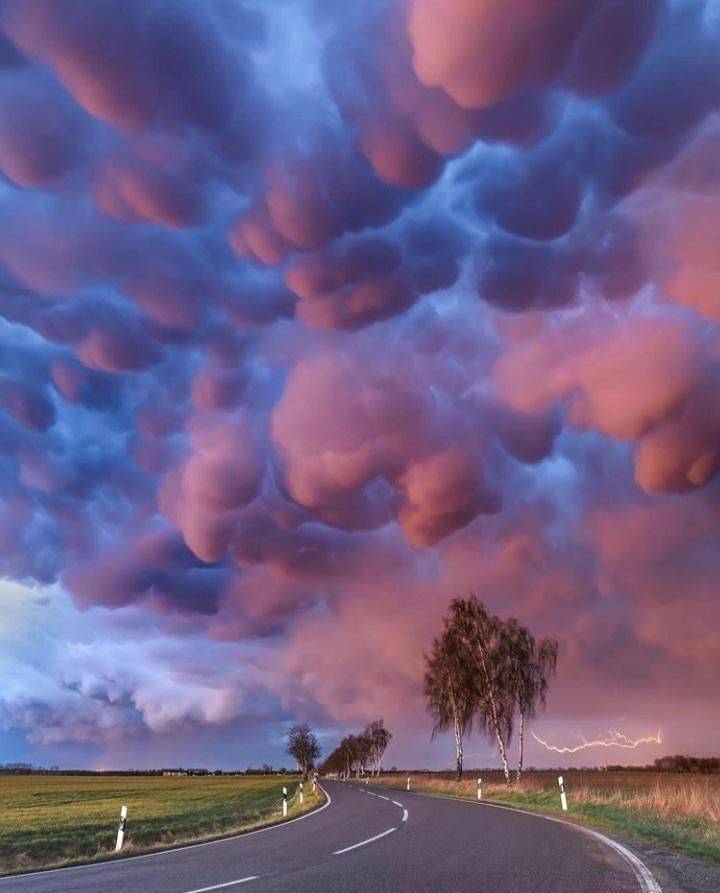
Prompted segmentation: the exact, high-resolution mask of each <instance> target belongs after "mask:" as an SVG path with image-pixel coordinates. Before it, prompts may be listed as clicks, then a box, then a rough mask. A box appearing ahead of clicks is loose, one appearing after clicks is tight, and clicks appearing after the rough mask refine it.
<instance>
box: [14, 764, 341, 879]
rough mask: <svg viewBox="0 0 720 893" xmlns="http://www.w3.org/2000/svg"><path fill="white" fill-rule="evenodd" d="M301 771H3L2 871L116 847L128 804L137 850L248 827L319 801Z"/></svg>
mask: <svg viewBox="0 0 720 893" xmlns="http://www.w3.org/2000/svg"><path fill="white" fill-rule="evenodd" d="M298 781H299V776H282V777H280V776H276V775H268V776H249V777H243V776H238V777H232V776H230V777H222V776H219V777H213V776H208V777H202V776H201V777H179V778H173V777H169V778H160V777H112V776H108V777H93V776H68V775H56V776H55V775H53V776H44V775H29V776H28V775H19V776H17V775H0V803H2V810H0V874H9V873H13V872H19V871H29V870H32V869H36V868H44V867H48V866H53V867H55V866H58V865H67V864H73V863H77V862H85V861H92V860H95V859H102V858H110V857H113V855H114V847H115V837H116V834H117V826H118V820H119V817H120V807H121V806H122V804H126V805H127V807H128V821H127V831H126V837H125V847H124V849H123V853H124V854H125V855H128V854H136V853H141V852H148V851H150V850H153V849H159V848H162V847H165V846H171V845H175V844H180V843H190V842H194V841H197V840H201V839H209V838H211V837H216V836H221V835H224V834H233V833H237V832H240V831H248V830H250V829H252V828H256V827H259V826H261V825H266V824H272V823H273V822H276V821H279V820H280V819H281V802H282V788H283V785H286V786H287V788H288V795H289V796H290V798H291V799H290V800H289V810H288V818H292V817H294V816H297V815H299V814H300V813H301V812H306V811H308V810H310V809H313V808H315V807H317V806H319V805H320V804H321V803H322V801H323V799H324V798H323V796H322V794H321V793H320V791H318V792H317V793H316V794H313V793H312V785H311V784H309V783H308V784H306V785H305V804H304V806H302V807H301V806H300V803H299V797H298V794H297V786H298Z"/></svg>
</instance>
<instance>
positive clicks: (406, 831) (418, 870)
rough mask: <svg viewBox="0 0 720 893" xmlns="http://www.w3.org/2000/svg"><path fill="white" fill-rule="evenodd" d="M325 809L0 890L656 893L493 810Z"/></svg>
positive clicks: (399, 801)
mask: <svg viewBox="0 0 720 893" xmlns="http://www.w3.org/2000/svg"><path fill="white" fill-rule="evenodd" d="M324 786H325V788H326V790H327V793H328V794H329V796H330V798H331V802H330V803H329V804H326V806H325V807H323V808H321V809H320V810H318V811H316V812H314V813H310V814H309V815H306V816H303V817H301V818H299V819H295V820H294V821H292V822H289V823H286V824H284V825H278V826H275V827H274V828H270V829H267V830H265V831H256V832H253V833H251V834H245V835H242V836H240V837H235V838H227V839H225V840H220V841H214V842H212V843H206V844H200V845H196V846H190V847H185V848H181V849H176V850H169V851H165V852H163V853H156V854H151V855H148V856H138V857H134V858H128V859H123V860H119V861H114V862H107V863H101V864H97V865H89V866H82V867H78V868H67V869H61V870H59V871H47V872H41V873H38V874H31V875H24V876H18V877H9V878H0V893H30V891H32V893H97V891H100V890H103V891H104V890H109V891H112V893H210V891H214V890H220V891H233V890H235V889H237V890H240V889H241V888H242V889H243V890H245V889H247V891H248V893H251V891H252V893H270V891H272V893H276V891H295V893H298V891H299V893H311V891H312V893H332V891H342V893H371V891H372V893H380V891H388V893H390V891H392V893H404V891H408V893H410V891H412V893H420V891H428V893H430V891H432V893H438V891H452V893H459V891H478V893H479V891H487V893H535V891H537V893H541V891H542V893H583V891H592V893H659V890H660V888H659V887H658V886H657V885H655V882H654V881H653V879H652V876H651V875H650V874H649V872H647V869H645V871H646V872H647V876H646V877H643V869H644V866H643V865H642V863H638V864H632V858H633V857H632V854H630V855H626V854H624V853H622V852H620V851H618V850H616V849H614V848H613V847H612V846H611V845H610V842H606V841H604V840H601V839H600V837H598V836H593V835H592V834H587V833H584V832H582V831H579V830H577V829H576V828H574V827H572V826H569V825H566V824H563V823H560V822H556V821H549V820H547V819H542V818H538V817H537V816H531V815H528V814H525V813H521V812H516V811H513V810H508V809H501V808H495V807H492V806H489V805H477V804H473V803H467V802H463V801H453V800H442V799H438V798H431V797H425V796H422V795H419V794H412V793H406V792H395V791H389V790H387V789H384V788H380V787H378V788H373V787H372V786H365V785H359V786H358V785H351V784H347V785H346V784H340V783H338V782H325V783H324Z"/></svg>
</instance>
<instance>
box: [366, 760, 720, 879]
mask: <svg viewBox="0 0 720 893" xmlns="http://www.w3.org/2000/svg"><path fill="white" fill-rule="evenodd" d="M637 774H638V775H640V773H637ZM564 775H565V789H566V791H567V793H568V812H563V811H562V809H561V807H560V797H559V791H558V787H557V774H556V773H553V774H552V775H551V774H550V773H535V774H533V775H529V776H528V778H527V780H526V781H525V782H523V783H522V785H521V786H520V787H519V788H516V787H512V788H510V789H508V788H507V787H506V786H505V785H504V784H502V783H498V782H497V781H488V780H484V782H483V799H484V800H486V801H487V802H489V803H498V804H500V805H503V806H513V807H515V808H516V809H522V810H527V811H529V812H535V813H539V814H542V815H552V816H558V817H560V818H565V819H569V820H570V821H575V822H578V823H579V824H583V825H587V826H589V827H594V828H598V829H601V830H605V831H612V832H615V833H618V834H621V835H623V836H625V837H631V838H635V839H637V840H642V841H645V842H648V843H652V844H654V845H658V846H663V847H666V848H667V849H670V850H673V851H674V852H677V853H682V854H684V855H687V856H692V857H694V858H699V859H703V860H704V861H706V862H710V863H713V864H716V865H718V864H720V821H718V813H717V810H718V807H719V806H720V797H719V794H720V789H719V788H718V784H717V781H716V780H714V779H713V780H710V781H708V780H707V779H703V778H702V777H697V778H689V779H688V778H687V777H685V778H681V779H678V778H677V777H673V776H666V777H662V776H660V777H657V778H653V779H652V783H649V782H650V779H647V778H645V779H643V780H642V781H641V782H638V784H637V786H633V784H632V782H631V781H630V780H629V779H628V777H623V776H626V774H625V773H604V772H598V773H590V772H585V773H582V774H581V773H577V774H576V777H574V776H573V773H572V772H565V773H564ZM593 775H595V776H597V779H596V780H595V781H594V780H593V779H592V776H593ZM613 775H617V776H620V777H619V778H617V779H613V778H612V776H613ZM581 776H582V778H581ZM588 776H591V778H588ZM406 781H407V775H406V774H403V775H384V776H381V777H380V778H379V779H373V784H380V785H385V786H387V787H391V788H393V789H395V790H405V785H406ZM576 782H577V783H576ZM412 790H413V791H416V792H419V793H427V794H436V795H443V796H450V797H458V798H460V799H466V800H476V799H477V781H476V779H475V778H471V779H464V780H463V781H461V782H455V781H453V780H452V779H450V778H443V777H441V776H434V775H433V774H429V773H428V774H424V773H423V774H417V773H416V774H413V775H412Z"/></svg>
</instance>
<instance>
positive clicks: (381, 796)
mask: <svg viewBox="0 0 720 893" xmlns="http://www.w3.org/2000/svg"><path fill="white" fill-rule="evenodd" d="M378 797H379V798H380V799H381V800H389V799H390V798H389V797H383V795H382V794H378Z"/></svg>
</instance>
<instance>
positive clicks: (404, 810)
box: [398, 803, 408, 822]
mask: <svg viewBox="0 0 720 893" xmlns="http://www.w3.org/2000/svg"><path fill="white" fill-rule="evenodd" d="M398 806H400V804H399V803H398ZM407 817H408V811H407V809H403V817H402V820H403V822H407Z"/></svg>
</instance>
